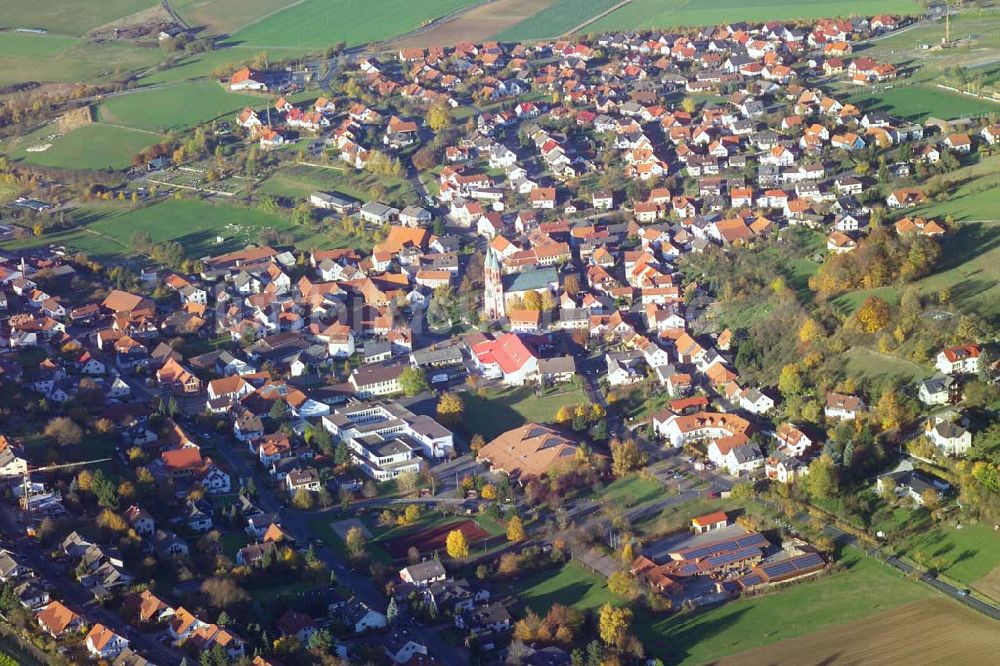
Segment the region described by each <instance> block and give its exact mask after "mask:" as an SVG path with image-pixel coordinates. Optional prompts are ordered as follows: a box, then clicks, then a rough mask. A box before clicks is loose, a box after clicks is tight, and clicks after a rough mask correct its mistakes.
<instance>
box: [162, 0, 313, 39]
mask: <svg viewBox="0 0 1000 666" xmlns="http://www.w3.org/2000/svg"><path fill="white" fill-rule="evenodd" d="M295 3H296V0H172V2H171V3H170V4H171V5H172V6H173V8H174V10H175V11H177V12H178V13H179V14H180V15H181V17H182V18H184V20H186V21H187V22H188V24H190V25H198V26H204V27H205V28H206V29H207V30H208V32H210V33H212V34H215V35H222V34H229V33H231V32H233V31H234V30H237V29H239V28H242V27H244V26H246V25H249V24H250V23H253V22H254V21H258V20H260V19H261V18H262V17H263V16H266V15H268V14H271V13H273V12H277V11H281V10H282V9H283V8H285V7H287V6H288V5H294V4H295Z"/></svg>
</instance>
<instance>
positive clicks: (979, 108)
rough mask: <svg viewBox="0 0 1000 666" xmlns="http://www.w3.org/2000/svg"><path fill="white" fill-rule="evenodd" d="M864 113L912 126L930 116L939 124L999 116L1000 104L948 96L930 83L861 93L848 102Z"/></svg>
mask: <svg viewBox="0 0 1000 666" xmlns="http://www.w3.org/2000/svg"><path fill="white" fill-rule="evenodd" d="M848 101H850V102H851V103H852V104H855V105H857V106H858V107H859V108H861V109H863V110H865V111H872V110H878V111H885V112H887V113H890V114H892V115H894V116H899V117H900V118H905V119H906V120H909V121H912V122H920V121H923V120H926V119H927V118H929V117H931V116H933V117H935V118H941V119H943V120H952V119H954V118H964V117H966V116H976V115H982V114H984V113H1000V103H996V102H989V101H987V100H981V99H977V98H975V97H972V96H971V95H963V94H961V93H956V92H951V91H949V90H945V89H943V88H939V87H938V86H936V85H934V84H932V83H918V84H913V85H897V86H896V87H894V88H890V89H889V90H885V91H884V92H872V91H865V92H861V93H858V94H855V95H852V96H851V97H849V98H848Z"/></svg>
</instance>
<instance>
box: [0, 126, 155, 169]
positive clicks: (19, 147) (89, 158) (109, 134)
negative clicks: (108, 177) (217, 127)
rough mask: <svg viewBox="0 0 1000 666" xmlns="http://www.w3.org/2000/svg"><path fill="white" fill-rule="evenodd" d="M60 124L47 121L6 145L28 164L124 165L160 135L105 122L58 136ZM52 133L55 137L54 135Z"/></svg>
mask: <svg viewBox="0 0 1000 666" xmlns="http://www.w3.org/2000/svg"><path fill="white" fill-rule="evenodd" d="M57 132H58V128H57V127H56V125H46V126H45V127H43V128H42V129H40V130H37V131H35V132H33V133H32V134H29V135H27V136H23V137H18V138H17V139H14V140H13V141H12V142H10V143H9V144H8V145H7V146H5V147H4V152H5V153H6V154H7V155H8V156H9V157H10V158H12V159H15V160H24V161H25V162H27V163H28V164H37V165H39V166H48V167H58V168H62V169H107V168H111V169H121V168H124V167H127V166H128V165H129V164H131V163H132V157H133V156H134V155H135V154H136V153H138V152H140V151H141V150H142V149H143V148H145V147H146V146H150V145H152V144H154V143H157V142H158V141H159V140H160V138H159V137H158V136H157V135H155V134H151V133H149V132H140V131H138V130H133V129H128V128H124V127H111V126H110V125H105V124H102V123H94V124H93V125H85V126H83V127H78V128H77V129H74V130H71V131H69V132H67V133H66V134H64V135H62V136H58V137H53V136H52V135H53V134H55V133H57ZM50 137H52V138H50ZM45 144H50V147H49V148H48V149H46V150H44V151H28V150H27V149H28V148H31V147H36V148H39V147H42V146H44V145H45Z"/></svg>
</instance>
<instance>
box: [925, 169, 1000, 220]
mask: <svg viewBox="0 0 1000 666" xmlns="http://www.w3.org/2000/svg"><path fill="white" fill-rule="evenodd" d="M941 179H942V180H943V181H944V182H945V183H950V184H951V185H948V186H947V187H946V188H945V190H946V191H947V192H948V193H949V194H948V198H947V199H946V200H945V201H942V202H940V203H931V204H929V205H926V206H921V207H919V208H914V209H912V210H909V211H907V214H909V215H922V216H924V217H940V218H943V217H946V216H948V215H951V216H952V217H953V218H954V219H956V220H959V221H966V220H977V221H978V220H1000V209H998V208H997V195H996V192H997V188H998V187H1000V155H994V156H992V157H986V158H983V159H982V160H980V161H979V163H978V164H974V165H972V166H967V167H962V168H961V169H958V170H957V171H953V172H951V173H949V174H947V175H945V176H942V177H941ZM956 185H957V187H956Z"/></svg>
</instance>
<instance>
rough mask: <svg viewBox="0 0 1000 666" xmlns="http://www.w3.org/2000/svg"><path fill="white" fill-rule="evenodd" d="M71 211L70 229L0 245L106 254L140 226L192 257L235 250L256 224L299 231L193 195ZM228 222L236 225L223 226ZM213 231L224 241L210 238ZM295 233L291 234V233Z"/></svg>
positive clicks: (250, 238)
mask: <svg viewBox="0 0 1000 666" xmlns="http://www.w3.org/2000/svg"><path fill="white" fill-rule="evenodd" d="M73 215H74V217H75V218H76V219H77V220H78V221H79V226H78V227H76V228H74V229H71V230H69V231H64V232H59V233H51V234H46V235H44V236H37V237H31V238H27V239H25V240H21V241H9V242H6V243H3V244H0V245H2V247H4V248H7V249H25V248H30V247H37V246H39V245H48V244H50V243H56V244H62V245H66V246H68V247H69V248H71V249H73V250H78V251H81V252H86V253H87V254H88V255H91V256H92V257H94V258H97V259H107V258H112V257H115V256H122V255H126V254H129V253H130V251H129V249H128V241H129V237H131V235H132V233H134V232H135V231H140V230H141V231H148V232H149V235H150V237H151V238H152V239H153V242H155V243H160V242H164V241H177V242H179V243H181V244H182V245H183V246H184V249H185V250H186V251H187V255H188V256H189V257H196V258H197V257H202V256H205V255H208V254H222V253H223V252H229V251H232V250H236V249H241V248H243V247H245V246H246V245H247V244H248V243H253V242H255V241H256V237H257V234H258V232H259V231H260V230H261V229H274V230H276V231H278V232H283V231H292V232H293V233H296V232H299V231H300V230H299V228H298V227H295V226H294V225H292V223H291V222H289V221H288V220H285V219H284V218H281V217H279V216H277V215H271V214H268V213H264V212H261V211H259V210H256V209H252V208H241V207H237V206H231V205H226V204H211V203H207V202H204V201H200V200H194V199H191V200H187V199H185V200H177V199H169V200H165V201H162V202H160V203H157V204H153V205H152V206H149V207H147V208H139V209H136V210H131V209H130V207H129V206H127V205H125V204H106V203H93V204H85V205H84V206H81V207H80V208H77V209H76V210H75V211H73ZM230 223H234V224H236V225H237V226H235V227H229V228H227V225H229V224H230ZM217 235H221V236H223V237H224V238H225V240H224V241H223V242H222V243H216V242H215V238H216V236H217ZM301 235H303V234H300V233H296V236H297V237H298V236H301Z"/></svg>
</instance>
